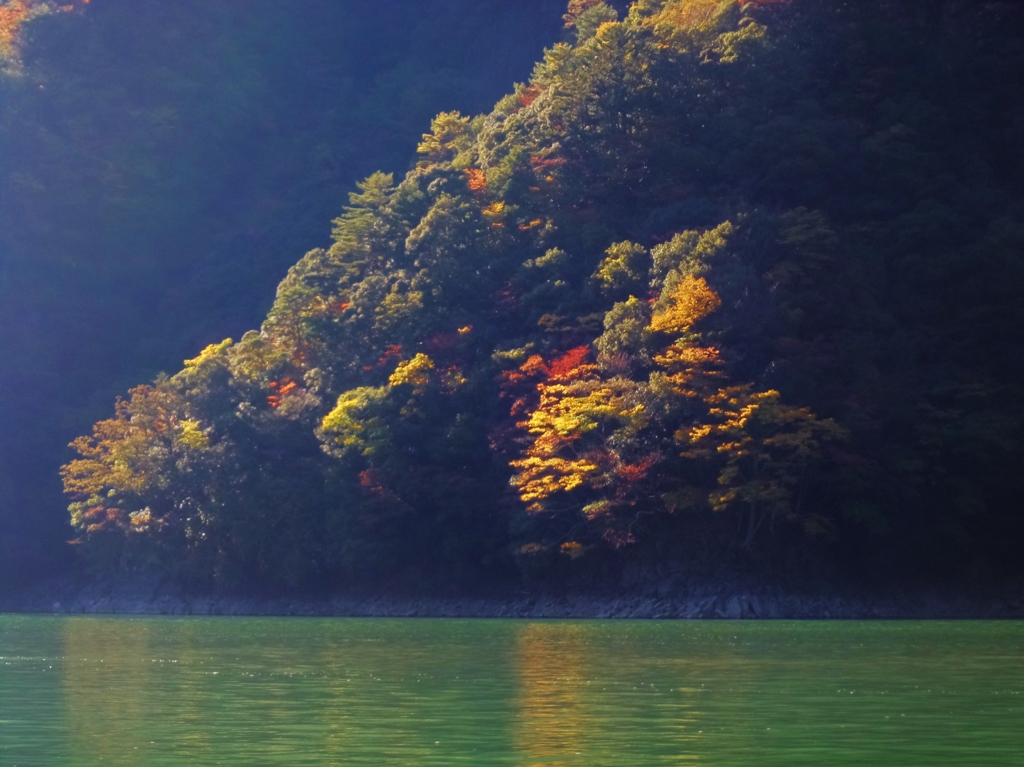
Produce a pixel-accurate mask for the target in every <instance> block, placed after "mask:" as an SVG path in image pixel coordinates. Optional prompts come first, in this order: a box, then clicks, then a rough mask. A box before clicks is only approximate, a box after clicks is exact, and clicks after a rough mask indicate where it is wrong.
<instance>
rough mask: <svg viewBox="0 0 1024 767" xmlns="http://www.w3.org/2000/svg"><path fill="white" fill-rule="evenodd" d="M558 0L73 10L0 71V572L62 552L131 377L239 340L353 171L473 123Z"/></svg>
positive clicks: (401, 160) (514, 75)
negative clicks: (97, 441)
mask: <svg viewBox="0 0 1024 767" xmlns="http://www.w3.org/2000/svg"><path fill="white" fill-rule="evenodd" d="M564 10H565V8H564V3H563V2H561V0H516V2H511V3H510V2H504V1H503V0H482V1H481V0H393V1H389V2H385V3H382V2H375V1H373V0H345V1H344V2H339V0H300V1H299V2H287V3H281V2H269V1H267V0H246V1H245V2H240V1H236V0H224V1H223V2H221V1H218V2H212V3H211V2H205V1H204V2H198V0H174V2H165V1H163V0H142V1H140V0H93V2H92V3H91V4H90V5H89V6H88V8H87V9H85V10H84V11H81V12H75V13H71V14H57V15H51V16H47V17H43V18H38V19H36V20H34V21H33V22H32V23H31V24H29V25H28V26H26V28H25V29H24V33H25V37H24V40H23V48H22V59H23V65H24V74H23V75H22V76H5V77H2V78H0V329H2V332H0V392H3V395H2V396H0V571H6V572H7V573H8V574H10V573H17V574H20V575H28V574H30V573H33V572H39V571H43V570H48V569H51V568H53V567H54V566H55V565H57V564H59V563H60V562H62V561H64V560H65V559H66V557H67V556H68V551H67V548H66V547H65V546H64V543H63V542H64V541H65V540H66V539H67V538H69V537H70V535H69V529H68V527H67V512H66V509H65V507H66V501H65V500H64V499H63V497H62V495H61V488H60V479H59V476H58V474H57V469H58V467H59V466H60V464H61V463H62V462H64V461H65V460H66V459H67V458H68V455H69V451H68V450H67V448H66V445H67V443H68V442H69V441H70V440H71V439H72V438H73V437H75V436H76V435H77V434H80V433H82V432H83V431H86V430H87V428H88V426H89V424H90V423H92V422H93V421H95V420H97V419H98V418H101V417H105V416H107V415H109V413H110V412H111V406H112V402H113V400H114V397H115V396H117V395H121V394H123V393H124V392H125V391H126V390H127V389H128V387H129V386H131V385H133V384H135V383H137V382H139V381H145V380H149V379H151V378H153V376H155V375H156V374H157V373H158V372H159V371H161V370H169V371H170V370H176V369H177V368H178V367H179V366H180V364H181V360H183V359H185V358H186V357H190V356H193V355H194V354H195V353H196V352H197V351H198V350H199V349H201V348H202V347H203V346H204V345H206V344H207V343H210V342H213V341H219V340H220V339H222V338H224V337H226V336H235V337H237V336H238V335H240V334H241V333H242V332H243V331H244V330H246V329H248V328H250V327H254V326H257V325H258V324H259V322H260V320H261V318H262V317H263V316H264V315H265V314H266V311H267V309H268V307H269V305H270V302H271V300H272V298H273V294H274V287H275V285H276V284H277V283H278V282H279V281H280V280H281V278H282V277H283V276H284V274H285V271H286V270H287V268H288V267H289V266H290V265H291V264H292V263H294V262H295V260H296V259H297V258H298V257H299V256H300V255H301V254H302V253H304V252H305V251H306V250H308V249H309V248H312V247H315V246H318V245H322V244H323V243H324V242H325V241H326V240H327V238H328V236H329V233H330V221H331V219H332V218H333V217H334V216H336V215H338V213H339V212H340V210H341V206H342V205H343V204H345V203H346V202H347V196H346V194H347V192H348V191H349V190H351V188H352V186H353V183H354V181H355V180H356V179H357V178H361V177H363V176H365V175H366V174H368V173H370V172H371V171H373V170H377V169H379V168H380V169H387V170H391V171H395V172H398V173H402V172H404V171H405V169H406V168H407V167H408V165H409V163H410V161H411V158H412V156H413V153H414V149H415V145H416V142H417V141H418V140H419V137H420V134H421V133H423V131H424V130H426V129H427V127H428V126H429V123H430V119H431V118H432V117H433V116H434V115H435V114H436V113H437V112H439V111H441V110H451V109H458V110H462V111H463V112H465V113H468V114H474V113H477V112H481V111H485V110H487V109H489V108H490V106H491V105H492V104H493V103H494V101H495V100H496V99H497V98H498V97H499V96H501V95H502V94H503V93H505V92H507V91H508V90H509V88H510V87H511V84H512V83H513V82H514V81H517V80H518V81H521V80H525V79H527V77H528V76H529V73H530V70H531V68H532V66H533V64H534V62H535V61H536V60H537V59H538V58H539V56H540V54H541V50H542V48H543V47H545V46H547V45H550V44H551V43H552V42H553V41H555V40H557V39H558V38H559V37H560V35H561V34H562V22H561V15H562V13H563V12H564Z"/></svg>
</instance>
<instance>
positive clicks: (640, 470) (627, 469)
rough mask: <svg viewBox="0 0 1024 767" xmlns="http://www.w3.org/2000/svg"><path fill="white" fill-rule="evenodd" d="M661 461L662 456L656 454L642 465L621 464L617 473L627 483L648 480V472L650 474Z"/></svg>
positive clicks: (646, 459)
mask: <svg viewBox="0 0 1024 767" xmlns="http://www.w3.org/2000/svg"><path fill="white" fill-rule="evenodd" d="M659 460H661V456H659V455H658V454H657V453H654V454H651V455H649V456H647V457H646V458H644V459H643V460H642V461H640V463H624V464H621V465H620V466H619V467H618V468H617V469H616V470H615V473H616V474H618V475H619V476H620V477H622V479H624V480H625V481H626V482H639V481H640V480H642V479H644V478H646V476H647V472H649V471H650V470H651V469H652V468H653V467H654V465H655V464H656V463H658V461H659Z"/></svg>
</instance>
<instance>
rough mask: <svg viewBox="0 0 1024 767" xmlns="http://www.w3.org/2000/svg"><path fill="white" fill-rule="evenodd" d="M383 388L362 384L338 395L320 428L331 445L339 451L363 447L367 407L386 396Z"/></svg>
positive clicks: (366, 426)
mask: <svg viewBox="0 0 1024 767" xmlns="http://www.w3.org/2000/svg"><path fill="white" fill-rule="evenodd" d="M386 394H387V391H386V389H384V388H378V389H375V388H371V387H368V386H363V387H360V388H358V389H351V390H349V391H347V392H344V393H343V394H342V395H341V396H340V397H338V403H337V404H336V405H335V406H334V410H332V411H331V412H330V413H328V414H327V415H325V416H324V418H323V421H321V422H320V430H321V431H322V432H323V433H324V434H325V435H328V436H330V437H331V439H332V446H333V447H336V448H340V449H341V451H345V450H348V449H350V448H356V447H365V440H366V434H367V431H368V422H369V419H368V418H367V413H366V411H367V409H368V408H369V407H370V406H372V405H374V404H377V403H379V402H380V401H381V400H383V399H384V397H385V396H386Z"/></svg>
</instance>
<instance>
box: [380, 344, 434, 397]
mask: <svg viewBox="0 0 1024 767" xmlns="http://www.w3.org/2000/svg"><path fill="white" fill-rule="evenodd" d="M433 369H434V361H433V360H432V359H430V357H428V356H427V355H426V354H423V352H420V353H419V354H417V355H416V356H415V357H413V358H412V359H411V360H406V361H405V362H399V363H398V367H397V368H395V372H394V373H392V374H391V377H390V378H389V379H388V386H402V385H403V384H408V385H409V386H413V387H415V388H417V389H418V388H421V387H423V386H426V385H427V384H428V383H429V382H430V372H431V371H432V370H433Z"/></svg>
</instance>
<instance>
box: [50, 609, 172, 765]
mask: <svg viewBox="0 0 1024 767" xmlns="http://www.w3.org/2000/svg"><path fill="white" fill-rule="evenodd" d="M63 641H64V658H65V669H64V674H63V678H62V684H63V695H64V705H65V708H66V711H67V720H66V721H67V728H68V730H67V731H68V741H69V745H70V748H71V753H74V754H75V755H76V756H77V757H78V758H79V759H80V760H81V761H83V762H89V763H102V764H106V765H115V767H117V765H138V764H139V763H140V752H143V753H144V752H145V751H148V750H149V748H148V746H149V735H148V733H147V732H146V731H145V728H144V727H141V726H139V724H140V716H141V715H142V714H143V712H144V711H145V706H146V703H147V692H146V691H147V688H148V685H149V680H150V677H151V674H152V664H151V663H150V661H149V658H150V655H149V653H148V652H147V650H148V647H149V643H150V626H149V625H147V624H145V623H141V622H140V623H133V622H130V621H125V622H124V623H122V624H121V625H120V626H119V630H118V633H117V640H116V644H112V643H111V633H110V631H109V629H108V628H107V627H106V624H105V623H104V622H103V621H102V620H100V619H97V620H90V619H85V618H83V619H78V620H73V621H70V620H69V621H65V622H64V624H63Z"/></svg>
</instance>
